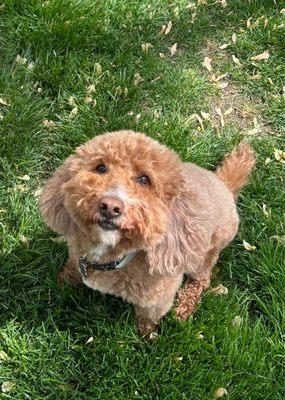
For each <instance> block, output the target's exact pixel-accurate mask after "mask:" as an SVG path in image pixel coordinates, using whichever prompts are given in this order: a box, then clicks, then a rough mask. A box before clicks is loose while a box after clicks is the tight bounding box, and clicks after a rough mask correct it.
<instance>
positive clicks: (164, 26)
mask: <svg viewBox="0 0 285 400" xmlns="http://www.w3.org/2000/svg"><path fill="white" fill-rule="evenodd" d="M165 30H166V25H162V27H161V29H160V31H159V32H158V34H159V35H163V34H164V32H165Z"/></svg>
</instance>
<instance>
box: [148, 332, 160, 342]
mask: <svg viewBox="0 0 285 400" xmlns="http://www.w3.org/2000/svg"><path fill="white" fill-rule="evenodd" d="M148 338H149V340H150V341H154V340H156V339H157V338H158V333H157V332H151V333H150V334H149V337H148Z"/></svg>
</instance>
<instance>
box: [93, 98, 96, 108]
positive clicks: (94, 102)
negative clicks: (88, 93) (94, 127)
mask: <svg viewBox="0 0 285 400" xmlns="http://www.w3.org/2000/svg"><path fill="white" fill-rule="evenodd" d="M92 106H93V107H94V108H95V107H96V106H97V100H96V99H94V100H93V103H92Z"/></svg>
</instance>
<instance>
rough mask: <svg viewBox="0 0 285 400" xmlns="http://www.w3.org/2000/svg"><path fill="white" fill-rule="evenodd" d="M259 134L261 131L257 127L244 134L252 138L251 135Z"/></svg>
mask: <svg viewBox="0 0 285 400" xmlns="http://www.w3.org/2000/svg"><path fill="white" fill-rule="evenodd" d="M260 132H262V129H261V128H260V127H259V126H257V127H255V128H252V129H249V130H248V131H247V132H246V135H249V136H253V135H257V134H258V133H260Z"/></svg>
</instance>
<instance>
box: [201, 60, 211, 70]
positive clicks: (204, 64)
mask: <svg viewBox="0 0 285 400" xmlns="http://www.w3.org/2000/svg"><path fill="white" fill-rule="evenodd" d="M211 62H212V59H211V58H210V57H205V58H204V61H203V62H202V65H203V67H205V68H206V69H207V71H209V72H212V70H213V68H212V65H211Z"/></svg>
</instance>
